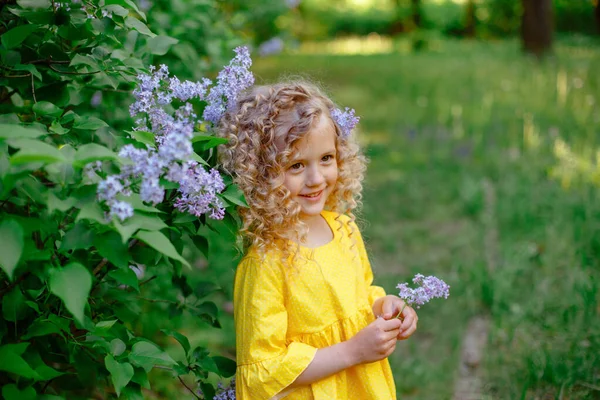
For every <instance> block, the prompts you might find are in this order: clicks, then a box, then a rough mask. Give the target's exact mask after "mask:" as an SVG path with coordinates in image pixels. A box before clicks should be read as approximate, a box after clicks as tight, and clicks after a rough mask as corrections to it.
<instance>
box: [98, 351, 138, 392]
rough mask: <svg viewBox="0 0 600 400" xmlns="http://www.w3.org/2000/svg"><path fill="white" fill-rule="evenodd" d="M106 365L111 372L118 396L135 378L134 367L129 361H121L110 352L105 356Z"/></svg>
mask: <svg viewBox="0 0 600 400" xmlns="http://www.w3.org/2000/svg"><path fill="white" fill-rule="evenodd" d="M104 365H106V369H107V370H108V372H110V378H111V380H112V383H113V385H114V387H115V391H116V392H117V397H119V396H120V395H121V390H122V389H123V388H124V387H125V386H127V384H128V383H129V381H131V378H133V367H132V366H131V364H129V363H127V362H126V363H120V362H118V361H116V360H115V359H114V358H113V356H111V355H110V354H109V355H107V356H106V357H105V358H104Z"/></svg>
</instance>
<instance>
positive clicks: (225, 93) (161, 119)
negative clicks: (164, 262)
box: [97, 47, 254, 221]
mask: <svg viewBox="0 0 600 400" xmlns="http://www.w3.org/2000/svg"><path fill="white" fill-rule="evenodd" d="M235 51H236V54H237V55H236V57H235V58H234V59H233V60H232V61H231V63H230V65H229V66H228V67H225V69H224V70H223V71H221V73H220V74H219V77H218V81H217V83H216V85H215V86H213V87H212V88H211V89H210V93H209V94H208V96H207V92H208V91H209V87H210V85H211V84H212V82H211V81H210V80H209V79H203V80H202V81H201V82H190V81H185V82H181V81H180V80H179V79H177V78H176V77H172V78H169V70H168V68H167V67H166V66H165V65H162V66H161V67H160V68H159V69H158V70H156V69H155V68H154V67H150V72H151V74H150V75H146V74H141V75H139V76H138V87H137V88H136V89H135V90H134V91H133V95H134V97H135V99H136V101H135V102H134V103H133V104H132V105H131V106H130V109H129V111H130V113H131V116H132V117H133V116H137V115H138V114H142V118H140V119H138V120H137V121H136V122H137V126H136V127H135V128H134V130H138V131H150V132H152V133H153V134H154V138H155V146H149V145H147V146H146V148H137V147H135V146H133V145H126V146H124V147H123V148H122V149H121V150H120V152H119V156H120V157H122V158H124V159H126V160H128V162H126V163H125V165H123V167H122V168H121V173H120V174H117V175H110V176H108V177H107V178H106V179H105V180H103V181H101V182H100V183H99V184H98V192H97V194H98V199H99V200H100V201H104V202H106V204H107V205H108V206H109V207H110V211H109V213H108V216H109V217H110V218H112V217H117V218H119V219H120V220H121V221H124V220H125V219H127V218H129V217H131V216H132V215H133V207H132V206H131V205H130V204H129V203H127V202H125V201H123V200H122V199H118V196H119V195H121V196H125V197H127V196H130V195H131V193H132V189H133V188H134V186H133V185H134V184H136V186H135V188H136V189H138V190H139V194H140V198H141V200H142V201H144V202H147V203H151V204H153V205H157V204H159V203H161V202H162V201H163V199H164V197H165V189H164V187H163V186H161V183H160V182H161V179H166V180H168V181H171V182H174V183H177V184H178V186H179V187H178V192H179V197H178V198H177V199H176V200H175V202H174V206H175V208H177V209H178V210H179V211H181V212H189V213H190V214H192V215H195V216H200V215H202V214H208V215H209V217H210V218H213V219H222V218H223V217H224V215H225V209H224V206H225V205H224V204H223V201H222V200H221V199H220V198H219V197H218V194H219V193H221V192H222V191H223V190H224V189H225V184H224V182H223V179H222V177H221V175H219V173H218V172H217V171H216V170H214V169H213V170H210V171H206V170H205V169H204V168H203V167H202V166H201V165H199V164H198V163H197V162H196V161H193V159H192V157H193V155H194V154H193V148H192V138H193V136H194V126H195V125H196V124H197V123H199V122H200V121H198V119H197V116H196V115H195V114H194V110H193V107H192V105H191V104H190V103H188V102H187V101H188V100H190V99H194V98H196V99H199V100H201V101H206V102H207V105H206V108H205V112H204V115H205V119H206V120H208V121H209V122H212V123H213V124H215V123H216V122H217V121H218V119H220V118H221V115H222V112H224V111H225V110H226V107H230V106H231V105H232V104H233V103H234V102H235V101H236V100H237V96H238V94H239V92H240V91H241V90H244V89H246V88H247V87H248V86H249V85H252V84H253V83H254V77H253V76H252V73H251V72H250V71H249V70H248V68H249V67H250V66H251V64H252V61H251V60H250V56H249V53H248V49H247V48H245V47H244V48H237V49H236V50H235ZM173 99H177V100H179V101H180V102H183V103H184V104H183V105H181V106H180V107H179V108H177V109H176V110H175V112H174V113H172V114H171V113H168V112H167V111H165V107H166V106H169V105H171V103H172V101H173ZM206 110H209V111H208V112H207V111H206ZM221 110H222V112H221ZM217 111H218V112H221V113H220V114H218V115H217ZM207 115H208V117H210V118H207ZM217 117H218V118H217ZM215 118H216V119H215ZM138 183H139V185H138Z"/></svg>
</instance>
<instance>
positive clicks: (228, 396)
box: [213, 377, 235, 400]
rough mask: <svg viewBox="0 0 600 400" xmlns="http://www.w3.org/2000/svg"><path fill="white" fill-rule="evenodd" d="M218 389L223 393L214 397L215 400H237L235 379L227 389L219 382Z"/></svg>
mask: <svg viewBox="0 0 600 400" xmlns="http://www.w3.org/2000/svg"><path fill="white" fill-rule="evenodd" d="M217 389H218V390H221V392H220V393H219V394H217V395H216V396H215V397H213V399H214V400H235V377H234V378H233V379H232V380H231V382H230V383H229V386H228V387H226V388H224V387H223V385H222V384H221V382H219V384H218V385H217Z"/></svg>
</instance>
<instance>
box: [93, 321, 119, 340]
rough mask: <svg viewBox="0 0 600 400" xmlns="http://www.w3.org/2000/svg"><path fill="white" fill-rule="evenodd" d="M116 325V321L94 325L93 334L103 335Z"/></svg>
mask: <svg viewBox="0 0 600 400" xmlns="http://www.w3.org/2000/svg"><path fill="white" fill-rule="evenodd" d="M116 323H117V320H116V319H113V320H110V321H100V322H98V323H97V324H96V326H95V329H94V334H96V335H99V336H100V335H105V334H106V333H108V331H110V329H111V328H112V327H113V326H114V325H115V324H116Z"/></svg>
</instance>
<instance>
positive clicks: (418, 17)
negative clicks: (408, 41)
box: [410, 0, 423, 29]
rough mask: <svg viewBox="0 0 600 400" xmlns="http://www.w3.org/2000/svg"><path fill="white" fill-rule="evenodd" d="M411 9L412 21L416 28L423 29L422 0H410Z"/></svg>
mask: <svg viewBox="0 0 600 400" xmlns="http://www.w3.org/2000/svg"><path fill="white" fill-rule="evenodd" d="M410 9H411V15H412V21H413V24H414V26H415V28H416V29H419V28H421V25H422V24H423V14H422V13H421V0H410Z"/></svg>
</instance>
